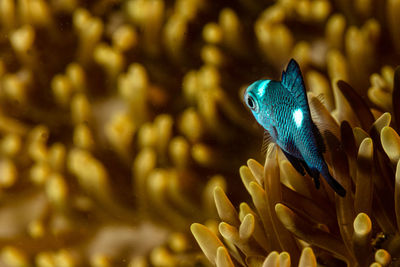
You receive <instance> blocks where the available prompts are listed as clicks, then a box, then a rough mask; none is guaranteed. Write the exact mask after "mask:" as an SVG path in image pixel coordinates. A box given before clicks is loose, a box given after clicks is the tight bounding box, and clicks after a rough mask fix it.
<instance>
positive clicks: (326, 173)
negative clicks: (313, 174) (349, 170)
mask: <svg viewBox="0 0 400 267" xmlns="http://www.w3.org/2000/svg"><path fill="white" fill-rule="evenodd" d="M321 174H322V176H323V177H324V178H325V180H326V181H327V182H328V184H329V185H330V187H332V189H333V190H335V192H336V193H337V194H338V195H339V196H341V197H344V196H346V190H345V189H344V188H343V186H342V185H341V184H339V183H338V182H337V181H336V180H335V178H333V177H332V175H331V174H330V173H329V171H328V167H326V169H325V170H323V171H322V172H321Z"/></svg>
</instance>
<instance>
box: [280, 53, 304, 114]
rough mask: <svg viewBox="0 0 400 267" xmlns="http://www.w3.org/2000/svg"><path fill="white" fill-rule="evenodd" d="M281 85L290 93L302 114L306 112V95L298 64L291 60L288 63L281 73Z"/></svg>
mask: <svg viewBox="0 0 400 267" xmlns="http://www.w3.org/2000/svg"><path fill="white" fill-rule="evenodd" d="M281 83H282V85H283V86H284V87H285V88H286V89H287V90H288V91H289V92H290V94H291V95H292V96H293V97H294V99H296V101H297V103H298V104H299V105H300V107H301V109H302V111H303V112H308V114H310V110H309V108H308V102H307V93H306V87H305V86H304V81H303V76H302V75H301V70H300V67H299V64H297V62H296V60H294V59H293V58H292V59H291V60H290V61H289V64H288V66H287V67H286V70H285V71H283V72H282V82H281Z"/></svg>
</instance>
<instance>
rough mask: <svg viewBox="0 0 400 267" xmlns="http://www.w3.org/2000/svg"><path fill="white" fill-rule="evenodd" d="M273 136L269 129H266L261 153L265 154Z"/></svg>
mask: <svg viewBox="0 0 400 267" xmlns="http://www.w3.org/2000/svg"><path fill="white" fill-rule="evenodd" d="M271 140H272V137H271V135H270V134H269V132H268V131H264V136H263V142H262V146H261V154H262V155H265V153H266V152H267V149H268V145H269V143H271Z"/></svg>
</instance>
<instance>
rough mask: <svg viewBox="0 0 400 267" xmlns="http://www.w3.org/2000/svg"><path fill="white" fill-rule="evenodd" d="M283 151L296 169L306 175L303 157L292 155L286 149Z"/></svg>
mask: <svg viewBox="0 0 400 267" xmlns="http://www.w3.org/2000/svg"><path fill="white" fill-rule="evenodd" d="M282 151H283V154H285V156H286V158H287V159H288V160H289V162H290V163H291V164H292V166H293V167H294V168H295V169H296V171H298V172H299V173H300V174H301V175H303V176H304V175H305V174H306V173H305V171H304V168H303V165H302V164H303V161H302V160H301V159H298V158H296V157H294V156H292V155H290V154H289V153H287V152H286V151H284V150H283V149H282Z"/></svg>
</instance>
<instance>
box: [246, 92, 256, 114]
mask: <svg viewBox="0 0 400 267" xmlns="http://www.w3.org/2000/svg"><path fill="white" fill-rule="evenodd" d="M246 104H247V106H248V107H249V108H250V109H252V110H254V111H255V112H257V111H258V105H257V102H256V101H255V100H254V98H253V96H251V95H250V94H247V95H246Z"/></svg>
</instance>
